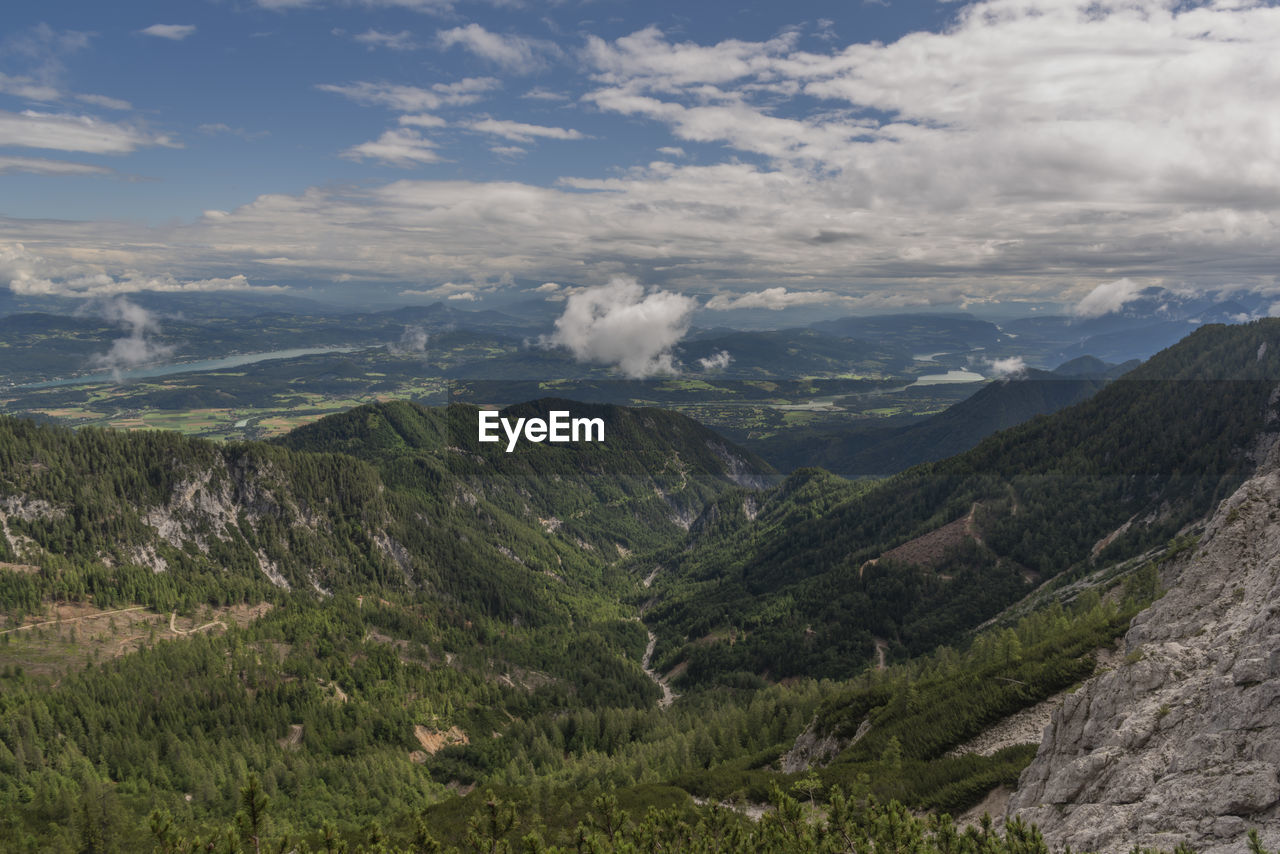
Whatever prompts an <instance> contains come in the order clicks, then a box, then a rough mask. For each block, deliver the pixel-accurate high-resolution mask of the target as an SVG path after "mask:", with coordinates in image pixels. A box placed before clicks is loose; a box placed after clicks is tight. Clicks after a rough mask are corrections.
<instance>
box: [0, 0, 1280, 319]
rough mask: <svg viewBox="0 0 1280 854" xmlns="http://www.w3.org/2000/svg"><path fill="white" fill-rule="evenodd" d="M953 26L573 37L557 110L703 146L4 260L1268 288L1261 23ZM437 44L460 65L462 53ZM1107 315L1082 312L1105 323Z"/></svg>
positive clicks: (1090, 2)
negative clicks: (842, 33) (754, 37)
mask: <svg viewBox="0 0 1280 854" xmlns="http://www.w3.org/2000/svg"><path fill="white" fill-rule="evenodd" d="M317 4H319V0H317ZM950 8H951V9H953V10H954V11H953V12H952V13H951V18H950V20H948V21H947V22H946V24H945V25H944V26H941V27H939V28H938V31H937V32H915V33H911V34H909V35H907V36H904V37H902V38H900V39H898V40H896V41H889V42H864V43H854V44H845V43H841V42H830V43H827V42H822V41H820V40H815V39H809V40H807V41H805V42H803V43H802V42H800V41H799V40H798V39H799V36H797V35H795V34H794V33H788V34H786V35H784V36H780V37H778V38H776V39H768V40H763V41H743V40H727V41H720V42H714V43H695V42H692V41H689V40H682V39H681V38H677V37H674V36H671V35H669V34H666V33H664V32H662V31H661V30H658V29H656V28H648V29H645V30H641V31H639V32H637V33H632V34H630V35H627V36H624V37H622V38H619V39H603V38H590V39H588V40H587V43H586V45H585V47H584V49H583V50H582V51H581V53H580V54H579V55H578V56H577V57H576V58H577V59H579V60H580V61H581V66H580V67H581V68H582V69H584V70H585V73H586V74H587V75H588V78H589V79H587V80H585V81H573V82H565V83H564V84H563V88H564V89H565V90H566V91H568V90H569V89H570V87H571V86H573V88H575V89H577V88H580V87H579V86H576V85H574V84H581V83H585V85H586V86H588V87H590V91H588V92H587V93H586V96H587V97H586V99H585V100H584V101H583V103H586V104H588V105H594V106H596V107H598V108H600V109H601V110H605V111H607V112H610V113H613V114H614V115H615V116H618V115H625V116H631V117H633V118H635V119H637V120H638V121H642V122H646V123H650V124H651V127H650V128H649V130H650V131H660V132H665V133H666V134H667V136H668V137H669V138H668V139H662V140H658V141H656V142H655V143H654V147H657V146H658V145H662V144H663V143H669V145H665V146H663V147H667V148H676V147H682V146H684V145H685V141H686V140H687V141H689V142H697V143H699V148H698V154H699V159H700V160H702V161H703V164H702V165H691V164H688V163H686V162H684V161H680V162H674V163H673V162H664V161H658V162H655V163H652V164H649V165H647V166H643V167H638V168H632V169H626V170H623V171H616V172H613V171H607V170H604V171H602V172H601V173H597V174H590V173H586V172H585V171H584V172H583V173H570V174H567V175H564V176H562V177H561V179H560V181H559V182H558V183H555V182H552V181H543V180H541V179H540V180H539V182H538V183H537V184H533V183H530V184H521V183H517V182H512V181H490V182H477V181H460V180H442V181H434V182H425V181H423V182H418V181H395V182H392V183H389V184H385V185H383V186H374V185H370V184H352V185H347V186H343V187H341V188H338V187H332V186H320V187H315V188H312V189H310V190H306V191H303V192H299V193H296V194H292V195H285V194H269V195H264V196H262V197H260V198H258V199H256V200H254V201H252V202H250V203H248V204H245V205H244V206H242V207H240V208H238V209H236V210H233V211H229V212H227V214H226V215H222V216H218V217H207V218H203V219H201V220H199V221H197V222H195V223H191V224H186V225H179V226H172V225H165V226H156V227H154V228H147V227H143V226H129V225H126V224H121V223H96V224H93V227H89V226H84V225H78V224H75V223H39V224H36V223H25V222H21V221H14V220H5V221H0V239H4V240H12V241H22V240H26V242H27V243H28V244H29V245H35V242H36V241H37V240H39V241H41V243H40V245H41V246H42V247H47V248H48V251H49V252H51V253H53V252H56V253H60V254H61V255H64V256H66V257H77V258H79V257H85V256H93V257H95V258H98V257H107V256H109V255H110V254H111V253H120V254H119V255H117V256H116V260H115V263H117V264H119V265H121V266H123V265H126V264H127V265H131V266H135V267H137V268H139V269H147V270H156V269H169V270H174V271H181V272H182V275H184V276H187V277H200V276H207V275H210V273H211V272H218V274H219V275H222V274H225V271H228V270H232V271H239V270H240V269H241V268H242V267H243V266H244V265H246V264H248V265H251V266H249V267H247V268H245V272H247V273H250V274H253V275H255V276H256V275H257V274H258V271H263V272H264V273H270V274H272V275H274V274H275V273H277V272H279V273H287V274H289V275H293V276H296V277H297V278H299V279H302V278H305V277H331V278H340V277H342V276H350V275H359V276H361V277H362V278H370V279H382V280H388V281H396V282H404V281H423V280H427V281H444V280H446V279H451V278H455V279H456V278H464V277H469V276H471V275H472V274H478V275H498V274H500V273H503V272H512V273H515V274H517V275H519V276H520V277H522V278H527V279H535V278H536V279H537V280H539V281H543V280H547V279H551V280H556V281H607V280H608V278H609V277H610V276H611V275H615V274H617V273H620V272H626V273H629V274H633V275H639V276H640V277H641V278H642V279H643V280H644V281H647V282H653V283H657V284H661V285H662V286H663V287H664V288H668V289H672V288H682V289H690V290H691V289H695V288H696V289H700V290H706V289H710V288H714V289H717V291H718V290H719V289H721V288H723V289H725V290H726V291H730V290H733V291H737V290H759V289H768V288H773V287H777V286H786V287H787V293H792V292H809V291H814V290H819V289H827V290H831V291H839V292H840V293H842V294H844V295H847V296H848V297H849V300H848V301H847V302H846V303H844V304H843V305H844V307H846V308H849V309H853V308H855V307H857V308H858V309H859V310H860V309H861V307H862V306H864V305H866V306H868V307H870V306H873V305H876V304H879V303H882V304H884V305H885V306H897V307H902V306H909V305H919V304H943V303H947V302H948V300H950V302H951V304H959V303H960V302H961V301H963V300H965V299H969V300H972V299H974V298H982V299H988V298H994V299H1002V300H1003V299H1009V298H1020V299H1021V298H1034V299H1039V300H1045V301H1063V302H1065V303H1069V304H1074V303H1076V302H1078V301H1083V298H1087V297H1088V295H1089V292H1090V291H1091V290H1092V289H1094V288H1095V287H1097V286H1099V285H1110V284H1111V283H1114V282H1115V281H1116V280H1117V279H1121V278H1128V279H1130V280H1131V281H1156V280H1161V281H1166V282H1173V281H1178V282H1185V283H1187V284H1188V286H1191V287H1197V286H1201V287H1203V286H1206V285H1205V283H1206V282H1210V281H1211V284H1210V285H1208V286H1212V285H1220V283H1221V282H1222V281H1227V280H1229V281H1233V282H1239V283H1242V284H1248V285H1250V286H1254V285H1256V286H1268V287H1269V286H1271V284H1270V283H1272V281H1273V279H1272V277H1273V276H1274V271H1275V269H1276V267H1277V264H1280V245H1278V244H1277V242H1276V240H1275V220H1276V211H1277V210H1280V160H1278V159H1277V158H1275V157H1274V156H1273V155H1274V152H1275V151H1276V150H1278V149H1280V122H1277V121H1276V120H1275V119H1274V115H1275V110H1274V104H1273V103H1272V101H1273V100H1274V98H1273V97H1272V96H1271V93H1273V92H1275V91H1278V90H1280V62H1277V61H1276V59H1275V57H1277V56H1280V15H1277V14H1276V10H1275V9H1274V7H1272V6H1269V5H1267V4H1260V3H1230V2H1223V3H1213V4H1209V3H1201V4H1185V3H1167V2H1164V0H1125V2H1123V3H1121V2H1111V0H1103V2H1094V0H980V2H975V3H970V4H968V5H961V4H955V5H954V6H952V7H950ZM454 29H455V30H461V31H463V32H459V33H457V34H456V41H455V42H454V44H455V45H456V46H458V47H462V46H464V45H463V40H464V39H467V38H470V36H468V35H466V33H472V34H475V35H477V36H478V35H479V34H480V33H481V32H482V30H468V29H467V28H466V27H456V28H454ZM446 32H453V31H452V30H446ZM483 32H487V31H483ZM490 35H493V34H490ZM449 38H450V39H454V38H455V36H450V37H449ZM504 38H507V37H506V36H500V37H499V39H500V40H501V39H504ZM508 46H509V45H508ZM499 47H501V45H499ZM468 49H470V48H468ZM495 50H496V49H495ZM530 50H532V49H530ZM511 56H512V57H514V59H513V60H512V61H519V60H520V58H521V57H523V56H525V55H524V54H521V53H520V51H519V50H518V49H517V50H516V51H515V52H514V53H512V54H511ZM6 70H9V71H10V73H12V74H15V75H19V74H20V75H21V76H22V77H23V78H24V80H23V81H19V82H17V83H11V84H9V85H11V86H37V87H38V86H41V85H54V84H50V83H49V82H48V80H47V79H46V78H45V77H43V76H42V75H41V74H38V73H36V71H33V70H31V69H27V68H23V69H6ZM476 79H477V80H485V79H486V78H476ZM489 79H490V80H491V78H489ZM464 83H465V81H460V82H459V83H458V84H437V85H435V86H430V85H426V86H404V85H399V84H396V83H394V82H364V83H348V84H345V85H337V86H325V87H322V88H325V89H326V90H327V91H332V92H334V93H337V94H342V95H343V96H344V97H349V98H352V99H354V100H356V101H358V102H360V103H366V104H371V105H376V106H379V107H383V108H388V109H392V110H395V111H397V112H398V113H402V114H405V115H420V114H426V115H430V114H431V113H432V112H433V111H436V110H439V109H442V108H443V107H448V106H457V105H459V104H461V103H470V102H474V100H475V99H476V98H478V97H480V96H481V95H483V93H484V91H488V90H489V88H496V86H497V85H498V84H497V81H492V82H491V83H485V84H481V85H476V84H474V83H472V84H468V85H463V84H464ZM558 85H561V84H558ZM54 88H58V87H57V86H56V85H55V86H54ZM482 90H483V91H482ZM59 91H61V90H59ZM464 121H465V120H464ZM0 124H2V123H0ZM463 124H464V122H453V121H451V122H450V125H451V126H455V127H457V126H462V125H463ZM439 126H442V125H439V124H438V123H436V122H435V120H434V118H433V119H427V120H424V123H423V124H422V125H420V126H418V127H419V129H425V128H428V127H439ZM400 127H401V128H404V129H407V128H411V127H414V125H413V124H412V123H409V122H406V124H405V125H401V126H400ZM370 136H373V134H370ZM532 138H534V139H537V138H538V137H532ZM395 141H396V140H390V142H395ZM401 142H403V140H402V141H401ZM408 142H410V143H411V144H410V145H408V146H404V145H401V146H398V148H400V149H405V148H407V149H408V151H409V152H410V153H413V154H416V155H417V156H418V157H419V159H418V160H414V159H412V158H408V159H407V162H408V163H414V162H424V160H426V159H428V158H430V157H433V156H437V154H436V152H437V151H438V149H434V148H433V147H432V146H431V145H429V144H427V143H426V142H425V141H422V140H421V137H419V138H418V140H417V141H415V140H408ZM124 147H127V145H126V146H124ZM506 148H507V149H511V148H512V146H506ZM717 150H722V151H724V154H723V155H722V156H720V157H719V158H718V162H711V157H712V156H713V153H714V152H715V151H717ZM401 153H404V152H403V150H402V151H401ZM504 153H506V154H511V155H514V154H516V153H517V152H515V151H513V150H507V151H505V152H504ZM445 154H447V152H445ZM673 156H674V155H673ZM374 159H377V158H374ZM402 162H406V161H402ZM589 162H594V161H589ZM589 168H594V167H593V166H591V165H584V166H583V169H584V170H586V169H589ZM599 174H605V175H607V176H608V177H603V178H602V177H599V176H598V175H599ZM126 255H127V257H126ZM1206 271H1208V272H1206ZM851 283H852V284H851ZM1108 292H1109V288H1108V287H1104V288H1103V290H1102V293H1100V295H1099V296H1098V297H1097V298H1095V299H1093V300H1090V301H1089V302H1088V303H1087V304H1086V305H1085V310H1086V312H1087V311H1103V310H1105V307H1106V304H1107V303H1108V299H1104V298H1103V297H1104V296H1106V295H1107V293H1108ZM1121 296H1123V294H1121ZM732 299H733V297H726V298H725V300H724V301H725V302H728V301H730V300H732ZM1122 304H1123V303H1122ZM1095 305H1096V306H1097V307H1095V308H1090V306H1095Z"/></svg>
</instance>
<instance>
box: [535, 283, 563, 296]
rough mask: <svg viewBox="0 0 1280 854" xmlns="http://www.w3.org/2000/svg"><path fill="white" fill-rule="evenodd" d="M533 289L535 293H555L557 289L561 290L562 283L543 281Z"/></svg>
mask: <svg viewBox="0 0 1280 854" xmlns="http://www.w3.org/2000/svg"><path fill="white" fill-rule="evenodd" d="M533 290H534V292H535V293H540V294H554V293H555V292H556V291H558V290H560V284H559V283H558V282H543V283H542V284H540V285H538V286H537V287H536V288H534V289H533Z"/></svg>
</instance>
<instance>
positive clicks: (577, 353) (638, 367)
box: [543, 277, 697, 379]
mask: <svg viewBox="0 0 1280 854" xmlns="http://www.w3.org/2000/svg"><path fill="white" fill-rule="evenodd" d="M696 305H697V304H696V302H695V301H694V300H693V299H691V298H690V297H686V296H684V295H682V294H677V293H672V292H671V291H664V290H659V289H653V290H650V291H646V290H645V288H644V287H643V286H642V285H640V284H639V283H638V282H636V281H635V280H634V279H629V278H624V277H616V278H614V279H612V280H611V281H610V282H609V283H608V284H607V285H601V286H599V287H594V288H586V289H584V290H581V291H578V292H577V293H574V294H572V295H570V296H569V298H568V299H567V300H566V301H565V307H564V313H563V314H562V315H561V316H560V317H559V319H557V320H556V331H555V332H553V333H552V334H551V335H549V336H546V337H545V338H544V339H543V343H544V344H545V345H547V346H552V347H563V348H565V349H567V350H568V351H569V352H571V353H572V354H573V356H574V358H575V359H577V360H578V361H580V362H599V363H603V364H606V365H613V366H614V367H616V368H617V369H618V370H619V371H621V372H622V373H623V374H625V375H626V376H628V377H631V378H633V379H641V378H644V377H649V376H653V375H654V374H674V373H678V372H679V368H678V367H677V365H676V363H675V359H674V357H673V355H672V352H671V351H672V348H673V347H675V345H676V344H677V343H679V341H680V339H681V338H683V337H684V335H685V333H686V332H688V331H689V319H690V317H691V316H692V314H693V310H694V308H695V307H696Z"/></svg>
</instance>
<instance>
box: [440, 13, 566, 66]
mask: <svg viewBox="0 0 1280 854" xmlns="http://www.w3.org/2000/svg"><path fill="white" fill-rule="evenodd" d="M436 41H437V42H439V44H440V46H441V47H443V48H445V49H448V48H451V47H453V46H455V45H457V46H460V47H463V48H465V49H466V50H468V51H470V52H471V53H473V54H475V55H476V56H479V57H481V58H482V59H486V60H488V61H489V62H492V63H493V64H494V65H497V66H499V67H501V68H505V69H506V70H508V71H514V72H516V73H518V74H528V73H530V72H533V71H537V70H538V69H539V68H543V67H545V66H546V64H547V59H546V58H547V57H548V56H555V55H558V54H559V53H560V49H559V48H558V47H556V46H555V44H554V43H552V42H548V41H543V40H541V39H531V38H527V37H525V36H517V35H501V34H499V33H493V32H490V31H489V30H486V29H485V28H484V27H482V26H480V25H479V24H467V25H466V26H465V27H454V28H452V29H448V30H440V31H439V32H438V33H436Z"/></svg>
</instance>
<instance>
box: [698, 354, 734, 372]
mask: <svg viewBox="0 0 1280 854" xmlns="http://www.w3.org/2000/svg"><path fill="white" fill-rule="evenodd" d="M732 361H733V356H732V355H730V353H729V351H728V350H721V351H720V352H718V353H712V354H711V355H710V356H707V357H706V358H703V359H699V360H698V364H699V365H700V366H701V367H702V370H704V371H708V372H710V371H723V370H724V369H725V368H727V367H729V363H730V362H732Z"/></svg>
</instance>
